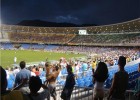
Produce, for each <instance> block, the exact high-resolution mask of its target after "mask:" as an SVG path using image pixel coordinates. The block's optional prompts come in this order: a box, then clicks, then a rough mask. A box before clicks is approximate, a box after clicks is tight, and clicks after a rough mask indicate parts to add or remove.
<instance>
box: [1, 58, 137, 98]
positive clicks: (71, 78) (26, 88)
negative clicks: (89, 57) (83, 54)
mask: <svg viewBox="0 0 140 100" xmlns="http://www.w3.org/2000/svg"><path fill="white" fill-rule="evenodd" d="M126 61H127V59H126V57H124V56H119V58H118V67H119V71H118V72H116V73H115V74H114V78H113V81H112V86H111V88H110V92H109V94H108V100H114V99H119V100H124V97H125V96H124V94H125V91H126V89H127V85H128V73H127V72H126V71H125V70H124V67H125V64H126V63H127V62H126ZM19 65H20V68H17V67H15V68H14V69H13V70H8V69H5V70H4V69H3V68H2V67H0V68H1V75H2V76H1V78H2V82H1V86H2V88H1V95H2V97H1V98H2V100H9V97H12V98H13V99H10V100H19V99H20V100H50V96H52V97H53V99H54V100H57V98H56V83H57V81H56V79H57V77H58V75H61V72H60V70H61V69H63V68H66V69H67V72H68V76H67V77H66V83H65V86H64V89H63V91H62V94H61V98H63V99H64V100H70V98H71V94H72V91H73V87H74V85H75V84H76V83H75V78H76V77H77V73H78V71H79V70H82V71H83V72H84V71H88V70H89V69H92V68H94V67H95V66H94V65H95V61H93V62H92V61H91V62H86V61H78V60H75V61H73V60H70V61H67V60H66V59H65V58H63V57H62V58H61V59H60V61H56V62H55V63H54V62H53V63H49V62H46V63H45V65H44V66H36V65H34V66H30V67H28V68H26V63H25V62H24V61H21V62H20V64H19ZM42 72H45V73H42ZM108 73H109V72H108V66H107V64H106V63H105V62H102V61H100V62H97V63H96V68H94V70H93V74H92V75H93V83H94V89H93V97H94V100H97V99H100V100H103V98H104V82H105V80H106V79H107V78H108ZM11 74H12V75H14V77H15V85H14V88H11V89H10V90H8V91H7V89H6V88H7V79H8V78H9V77H10V75H11ZM42 74H44V76H46V78H45V80H46V81H44V82H42V80H41V79H40V76H41V75H42ZM120 76H121V77H120ZM120 81H121V83H120ZM138 95H139V91H138ZM14 96H17V98H15V97H14ZM31 98H32V99H31ZM111 98H112V99H111Z"/></svg>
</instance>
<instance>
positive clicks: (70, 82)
mask: <svg viewBox="0 0 140 100" xmlns="http://www.w3.org/2000/svg"><path fill="white" fill-rule="evenodd" d="M67 72H68V75H67V77H66V83H65V86H64V89H63V91H65V93H66V97H65V98H64V100H70V98H71V94H72V91H73V88H74V85H75V76H74V74H73V72H72V67H71V65H67Z"/></svg>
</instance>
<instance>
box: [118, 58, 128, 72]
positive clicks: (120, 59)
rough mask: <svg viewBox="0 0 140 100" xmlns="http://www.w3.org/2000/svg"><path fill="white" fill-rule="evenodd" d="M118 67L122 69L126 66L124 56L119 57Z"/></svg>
mask: <svg viewBox="0 0 140 100" xmlns="http://www.w3.org/2000/svg"><path fill="white" fill-rule="evenodd" d="M118 65H119V68H120V69H124V66H125V65H126V58H125V57H124V56H120V57H119V61H118Z"/></svg>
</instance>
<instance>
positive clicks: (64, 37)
mask: <svg viewBox="0 0 140 100" xmlns="http://www.w3.org/2000/svg"><path fill="white" fill-rule="evenodd" d="M9 39H10V41H11V42H18V43H45V44H69V45H109V46H110V45H114V46H115V45H117V46H120V45H123V46H133V45H135V46H140V33H127V34H120V33H118V34H93V35H76V34H55V33H53V34H36V33H12V32H11V33H9Z"/></svg>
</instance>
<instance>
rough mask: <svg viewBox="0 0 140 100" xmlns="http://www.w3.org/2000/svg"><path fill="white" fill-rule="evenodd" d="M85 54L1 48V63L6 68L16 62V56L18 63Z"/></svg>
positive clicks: (68, 57)
mask: <svg viewBox="0 0 140 100" xmlns="http://www.w3.org/2000/svg"><path fill="white" fill-rule="evenodd" d="M83 56H85V55H84V54H74V53H57V52H47V51H46V52H45V51H33V50H0V65H1V66H2V67H4V68H6V67H8V66H11V65H12V64H14V57H16V58H17V62H16V64H19V62H20V61H22V60H24V61H26V62H27V63H32V62H41V61H46V58H48V60H59V59H60V58H61V57H64V58H66V59H70V58H76V57H83Z"/></svg>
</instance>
